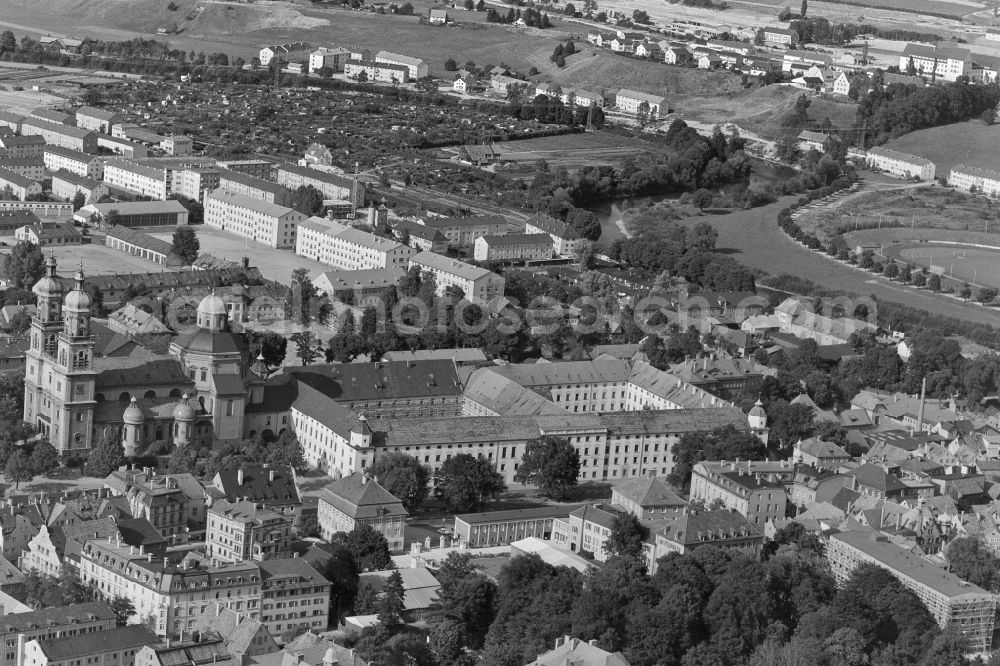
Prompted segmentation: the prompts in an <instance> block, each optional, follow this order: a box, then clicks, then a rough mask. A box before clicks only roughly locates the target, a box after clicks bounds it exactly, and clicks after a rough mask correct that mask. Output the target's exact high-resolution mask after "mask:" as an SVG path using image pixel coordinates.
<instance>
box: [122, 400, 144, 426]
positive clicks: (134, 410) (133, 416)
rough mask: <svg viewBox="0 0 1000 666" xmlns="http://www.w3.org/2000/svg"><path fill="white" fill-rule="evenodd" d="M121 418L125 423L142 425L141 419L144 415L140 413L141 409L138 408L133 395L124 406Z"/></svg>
mask: <svg viewBox="0 0 1000 666" xmlns="http://www.w3.org/2000/svg"><path fill="white" fill-rule="evenodd" d="M122 420H123V421H124V422H125V424H126V425H142V423H143V421H145V420H146V417H145V416H143V415H142V410H141V409H139V405H137V404H136V403H135V396H132V401H131V402H130V403H129V405H128V407H126V408H125V412H124V413H123V414H122Z"/></svg>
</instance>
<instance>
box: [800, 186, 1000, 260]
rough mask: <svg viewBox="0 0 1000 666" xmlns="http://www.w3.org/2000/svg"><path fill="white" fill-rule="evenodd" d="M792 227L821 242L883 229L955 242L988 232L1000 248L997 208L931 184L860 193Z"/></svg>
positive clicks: (807, 215) (987, 201)
mask: <svg viewBox="0 0 1000 666" xmlns="http://www.w3.org/2000/svg"><path fill="white" fill-rule="evenodd" d="M795 222H796V224H798V225H799V226H800V227H802V229H804V230H806V231H809V232H810V233H813V234H816V235H817V236H819V237H820V238H830V237H831V236H835V235H837V234H838V233H843V232H845V231H851V230H853V229H855V228H858V229H871V228H872V227H878V226H882V227H884V228H892V227H905V228H906V231H907V233H910V232H911V229H913V230H915V231H917V232H920V231H927V232H928V234H929V236H928V237H929V238H938V239H942V240H956V239H955V237H954V232H966V231H967V232H985V231H986V230H987V229H989V230H990V231H989V233H990V235H991V236H993V237H994V238H995V244H997V245H1000V204H998V203H997V202H995V201H993V200H991V199H989V198H987V197H982V196H972V195H969V194H965V193H963V192H958V191H956V190H952V189H949V188H944V187H939V186H935V185H931V186H924V187H919V188H902V189H894V190H884V191H880V192H865V193H862V194H858V195H855V196H852V197H849V198H847V199H845V200H844V201H842V202H841V203H840V204H839V205H837V206H834V207H829V208H823V209H819V210H815V211H808V212H806V213H804V214H802V215H801V216H799V217H798V218H796V220H795ZM942 231H946V232H948V233H947V234H942V233H941V232H942Z"/></svg>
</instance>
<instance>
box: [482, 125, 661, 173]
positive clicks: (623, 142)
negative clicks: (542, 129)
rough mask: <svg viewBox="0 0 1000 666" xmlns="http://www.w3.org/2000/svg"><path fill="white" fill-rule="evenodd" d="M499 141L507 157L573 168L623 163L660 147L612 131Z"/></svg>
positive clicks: (514, 159) (511, 159)
mask: <svg viewBox="0 0 1000 666" xmlns="http://www.w3.org/2000/svg"><path fill="white" fill-rule="evenodd" d="M495 145H496V147H497V148H498V149H501V150H503V151H504V159H505V160H510V161H514V162H535V161H537V160H545V161H546V162H548V163H549V166H550V167H552V168H558V167H566V168H567V169H570V170H572V169H579V168H581V167H586V166H595V165H604V164H609V165H619V164H621V163H622V162H623V161H625V159H627V158H629V157H635V156H637V155H643V154H646V153H649V152H654V151H656V150H657V146H656V144H653V143H649V142H646V141H641V140H639V139H633V138H631V137H624V136H618V135H614V134H611V133H610V132H587V133H585V134H564V135H562V136H548V137H540V138H537V139H524V140H521V141H507V142H504V143H498V144H495Z"/></svg>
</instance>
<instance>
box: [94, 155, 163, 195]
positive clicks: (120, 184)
mask: <svg viewBox="0 0 1000 666" xmlns="http://www.w3.org/2000/svg"><path fill="white" fill-rule="evenodd" d="M104 182H105V183H107V185H108V186H109V187H117V188H119V189H122V190H126V191H128V192H132V193H134V194H141V195H143V196H147V197H151V198H153V199H157V200H160V201H162V200H165V199H166V198H167V193H168V192H167V190H168V188H167V173H166V171H165V170H163V169H157V168H155V167H149V166H144V165H142V164H136V163H135V162H129V161H127V160H109V161H108V162H107V163H106V164H105V165H104Z"/></svg>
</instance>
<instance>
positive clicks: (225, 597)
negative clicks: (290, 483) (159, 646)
mask: <svg viewBox="0 0 1000 666" xmlns="http://www.w3.org/2000/svg"><path fill="white" fill-rule="evenodd" d="M80 578H81V580H82V581H83V583H84V584H85V585H90V586H92V587H94V589H95V590H96V592H97V594H98V596H99V597H101V598H102V599H107V600H110V599H114V598H115V597H116V596H124V597H128V598H129V599H131V600H132V603H133V604H135V609H136V614H137V615H138V616H139V617H142V618H148V617H150V616H152V626H155V631H156V634H157V635H158V636H164V637H165V636H168V635H176V634H179V633H180V632H181V631H182V630H185V629H190V628H193V627H194V624H195V621H196V620H197V619H198V618H200V617H202V616H204V615H206V614H207V613H215V612H216V604H218V603H221V604H224V605H225V606H226V608H229V609H230V610H233V611H236V612H239V613H246V614H248V615H249V616H251V617H253V618H256V619H259V617H260V599H261V590H260V569H259V568H258V567H257V565H256V564H253V563H250V562H244V563H241V564H233V565H226V566H219V567H214V566H208V565H204V564H203V563H202V562H200V561H199V560H198V559H196V558H195V557H194V556H191V555H189V556H187V557H185V559H184V560H183V561H182V562H181V563H180V564H174V563H171V562H170V561H169V560H168V559H167V558H156V557H154V556H153V554H152V553H145V552H143V550H142V548H141V547H140V548H138V549H137V548H135V547H132V546H128V545H125V544H123V543H121V542H119V541H117V540H114V539H111V538H108V539H107V540H103V539H102V540H90V541H87V542H86V543H85V544H84V546H83V549H82V551H81V553H80Z"/></svg>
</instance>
